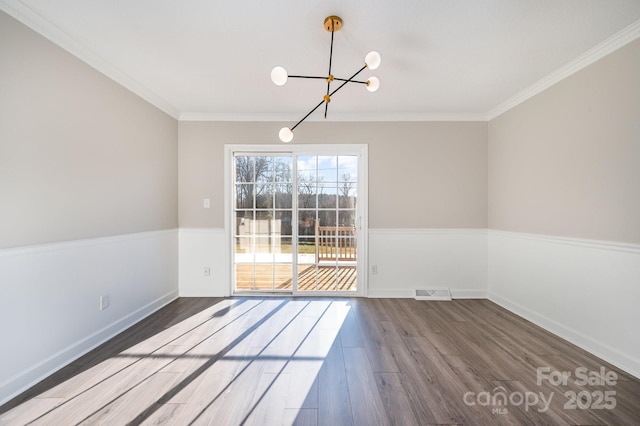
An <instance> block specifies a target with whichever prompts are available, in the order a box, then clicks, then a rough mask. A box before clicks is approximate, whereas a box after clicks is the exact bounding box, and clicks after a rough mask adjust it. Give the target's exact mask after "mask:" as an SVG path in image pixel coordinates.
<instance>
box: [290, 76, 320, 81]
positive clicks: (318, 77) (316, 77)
mask: <svg viewBox="0 0 640 426" xmlns="http://www.w3.org/2000/svg"><path fill="white" fill-rule="evenodd" d="M288 77H289V78H315V79H318V80H326V79H327V76H326V75H325V76H315V75H314V76H311V75H290V76H288Z"/></svg>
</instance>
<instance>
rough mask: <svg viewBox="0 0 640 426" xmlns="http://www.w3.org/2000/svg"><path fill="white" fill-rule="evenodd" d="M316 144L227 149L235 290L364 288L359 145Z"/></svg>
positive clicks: (355, 290)
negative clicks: (332, 147) (320, 146)
mask: <svg viewBox="0 0 640 426" xmlns="http://www.w3.org/2000/svg"><path fill="white" fill-rule="evenodd" d="M311 148H312V147H307V148H305V149H299V151H300V152H282V151H272V150H261V151H248V150H246V149H242V147H238V148H236V149H231V147H230V148H229V155H230V156H231V167H230V169H231V170H229V171H228V172H229V173H230V174H231V176H233V180H232V184H231V186H232V188H231V194H232V197H231V198H232V203H231V204H232V208H231V210H232V212H231V216H232V221H231V222H232V223H231V224H230V225H231V228H232V232H231V235H230V236H231V239H232V241H231V251H232V256H231V259H232V263H233V265H232V271H233V273H232V276H233V288H232V292H233V293H235V294H238V293H256V292H269V293H291V294H293V293H295V294H298V293H314V294H315V293H322V294H327V293H341V294H342V293H347V294H352V295H359V294H362V286H363V284H364V279H363V276H362V272H361V271H363V270H366V269H362V268H359V265H363V263H364V260H363V258H362V256H363V255H364V250H363V247H366V245H364V244H363V241H362V239H363V236H362V235H363V232H362V230H363V229H364V228H363V218H364V217H366V215H365V214H364V213H366V212H364V211H363V208H362V205H363V203H362V199H363V197H361V196H359V190H360V189H361V188H360V186H361V185H360V183H361V181H362V176H363V170H362V166H361V163H362V160H363V158H364V156H363V154H362V152H361V151H362V148H361V149H360V150H353V149H351V151H352V152H344V151H345V150H344V148H343V149H341V150H336V151H335V152H330V151H327V148H326V147H323V149H318V148H316V150H317V151H321V152H314V150H313V149H311ZM364 152H365V153H366V149H365V150H364Z"/></svg>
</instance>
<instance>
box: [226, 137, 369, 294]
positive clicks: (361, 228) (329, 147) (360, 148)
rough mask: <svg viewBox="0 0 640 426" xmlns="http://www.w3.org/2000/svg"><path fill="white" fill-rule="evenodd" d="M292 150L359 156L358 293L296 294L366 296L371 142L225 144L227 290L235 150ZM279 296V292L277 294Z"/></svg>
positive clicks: (232, 274) (295, 152)
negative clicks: (369, 144) (367, 143)
mask: <svg viewBox="0 0 640 426" xmlns="http://www.w3.org/2000/svg"><path fill="white" fill-rule="evenodd" d="M236 152H246V153H249V154H256V153H291V154H293V155H357V156H358V198H357V201H356V202H357V211H358V220H357V230H356V231H357V242H358V256H357V270H358V275H357V280H358V281H357V289H356V291H355V292H345V291H321V292H319V291H295V292H294V295H304V296H308V295H316V294H317V295H319V296H342V297H346V296H356V297H366V296H367V291H368V287H369V279H368V273H367V272H368V251H369V250H368V249H369V243H368V235H369V232H368V230H369V221H368V216H369V215H368V205H369V203H368V153H369V150H368V145H366V144H322V145H320V144H313V145H296V144H292V145H261V144H247V145H245V144H225V146H224V223H225V226H224V234H225V240H226V242H227V244H226V249H225V257H226V259H227V267H228V268H229V270H228V272H229V274H228V276H229V278H230V279H229V283H228V284H227V290H226V293H227V294H229V295H232V294H233V291H234V288H233V283H234V282H235V271H234V268H233V264H234V263H233V228H234V224H233V218H234V216H233V205H234V197H233V191H232V185H233V180H234V178H233V176H232V174H231V172H232V170H233V161H234V153H236ZM275 295H276V296H277V295H278V294H277V293H275Z"/></svg>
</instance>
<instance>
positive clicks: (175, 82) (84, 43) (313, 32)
mask: <svg viewBox="0 0 640 426" xmlns="http://www.w3.org/2000/svg"><path fill="white" fill-rule="evenodd" d="M0 7H1V8H2V9H3V10H5V11H6V12H8V13H9V14H11V15H13V16H14V17H16V18H18V19H19V20H21V21H23V22H25V23H26V24H27V25H29V26H30V27H32V28H34V29H35V30H36V31H38V32H40V33H42V34H44V35H45V36H47V37H48V38H50V39H51V40H53V41H54V42H56V43H57V44H59V45H61V46H62V47H64V48H65V49H67V50H69V51H71V52H72V53H73V54H75V55H76V56H78V57H80V58H81V59H83V60H85V61H86V62H88V63H89V64H91V65H92V66H94V67H96V68H97V69H99V70H100V71H102V72H103V73H105V74H106V75H108V76H110V77H111V78H113V79H114V80H116V81H118V82H119V83H121V84H123V85H124V86H126V87H128V88H129V89H131V90H132V91H134V92H135V93H137V94H138V95H140V96H142V97H143V98H145V99H147V100H149V101H150V102H152V103H153V104H155V105H156V106H158V107H159V108H161V109H163V110H164V111H166V112H168V113H169V114H171V115H173V116H174V117H176V118H181V119H218V120H225V119H226V120H286V121H297V120H298V119H299V118H301V117H302V115H304V114H305V113H306V112H308V111H309V110H310V109H311V108H312V107H313V106H315V105H316V104H317V103H318V102H319V101H321V100H322V95H323V94H324V91H325V90H326V83H324V82H323V81H321V80H299V79H297V80H293V79H290V80H289V82H288V83H287V85H285V86H283V87H276V86H275V85H273V83H271V80H270V77H269V74H270V71H271V69H272V68H273V67H274V66H276V65H282V66H284V67H285V68H286V69H287V70H288V71H289V73H290V74H304V75H323V74H326V72H327V70H328V59H329V44H330V37H331V36H330V34H329V33H328V32H326V31H325V30H324V29H323V26H322V25H323V21H324V18H325V17H326V16H329V15H333V14H335V15H338V16H340V17H342V19H343V21H344V26H343V28H342V30H341V31H339V32H337V33H335V41H334V57H333V74H334V75H335V76H336V77H344V78H347V77H349V76H350V75H351V74H352V73H353V72H355V71H356V70H358V69H359V68H360V67H361V66H362V65H363V63H364V56H365V55H366V53H367V52H369V51H371V50H377V51H378V52H380V54H381V55H382V65H381V66H380V68H378V69H377V70H375V71H370V70H365V71H364V72H363V74H362V77H363V79H364V78H366V77H368V76H370V75H376V76H377V77H379V78H380V80H381V87H380V90H379V91H378V92H376V93H373V94H371V93H369V92H367V91H366V90H364V88H363V87H362V86H361V85H357V84H350V85H348V86H347V87H344V88H343V89H341V91H340V92H339V93H336V94H335V95H334V96H333V98H332V102H331V104H330V106H329V119H333V120H422V119H427V120H428V119H472V120H473V119H476V120H483V119H484V120H486V119H487V118H491V117H492V116H495V115H497V114H499V113H500V112H502V111H504V110H506V109H508V108H509V107H510V106H512V105H515V104H517V103H518V102H519V101H520V100H522V99H524V98H526V97H527V96H530V95H532V94H534V93H536V92H537V91H539V90H541V89H543V88H544V87H547V86H549V85H550V84H552V83H554V82H556V81H558V80H559V79H560V78H561V77H563V76H566V75H567V74H569V73H571V72H573V71H575V70H577V69H579V68H580V67H582V66H584V65H585V64H587V63H590V62H593V60H595V59H597V58H599V57H601V56H602V55H604V54H606V53H608V52H610V51H611V50H613V49H615V48H617V47H619V46H621V45H623V44H625V43H627V42H629V41H630V40H632V39H635V38H637V37H639V36H640V1H639V0H404V1H400V0H396V1H390V0H387V1H384V0H366V1H365V0H351V1H345V0H323V1H309V0H307V1H304V0H272V1H265V0H244V1H235V2H232V1H225V2H223V1H214V0H209V1H205V0H180V1H178V0H91V1H88V0H0ZM332 87H333V86H332ZM321 117H322V114H321V113H320V112H316V113H315V114H314V115H313V116H312V117H310V119H320V118H321Z"/></svg>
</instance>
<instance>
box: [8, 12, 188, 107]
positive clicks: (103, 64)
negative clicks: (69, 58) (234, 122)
mask: <svg viewBox="0 0 640 426" xmlns="http://www.w3.org/2000/svg"><path fill="white" fill-rule="evenodd" d="M0 10H2V11H4V12H5V13H7V14H8V15H10V16H12V17H13V18H14V19H16V20H18V21H20V22H21V23H23V24H24V25H26V26H27V27H29V28H31V29H32V30H33V31H35V32H37V33H38V34H40V35H41V36H43V37H45V38H46V39H48V40H50V41H51V42H53V43H54V44H56V45H57V46H59V47H61V48H62V49H64V50H66V51H67V52H69V53H70V54H72V55H73V56H75V57H76V58H78V59H80V60H81V61H83V62H85V63H86V64H87V65H89V66H91V67H92V68H95V69H96V70H97V71H98V72H100V73H101V74H104V75H105V76H107V77H109V78H110V79H111V80H113V81H115V82H116V83H118V84H119V85H121V86H123V87H125V88H126V89H127V90H129V91H130V92H132V93H134V94H135V95H137V96H139V97H141V98H142V99H144V100H145V101H147V102H149V103H150V104H151V105H153V106H155V107H156V108H158V109H160V110H161V111H163V112H165V113H166V114H168V115H170V116H171V117H173V118H175V119H178V117H179V115H180V112H179V111H178V110H177V109H176V108H174V107H173V106H172V105H170V104H169V103H168V102H166V101H165V100H164V99H162V98H161V97H160V96H158V95H157V94H156V93H154V92H153V91H152V90H150V89H149V88H148V87H146V86H144V85H142V84H140V83H139V82H137V81H136V80H134V79H133V78H131V77H129V76H128V75H127V74H125V73H124V72H122V71H121V70H120V69H118V68H116V67H114V66H113V65H111V64H109V63H108V62H107V61H106V60H104V59H103V58H101V57H100V56H98V55H96V54H95V52H93V51H92V50H91V49H89V48H88V47H87V46H85V45H84V44H83V43H81V42H80V41H79V40H77V39H76V38H74V37H73V36H72V35H70V34H68V33H66V32H65V31H63V30H62V29H61V28H60V27H58V26H57V25H55V24H54V23H53V22H51V21H50V20H49V19H48V18H47V17H46V16H44V15H42V14H40V13H38V12H36V11H35V10H33V9H32V8H31V7H29V6H28V5H26V4H25V3H23V2H22V1H20V0H0Z"/></svg>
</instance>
